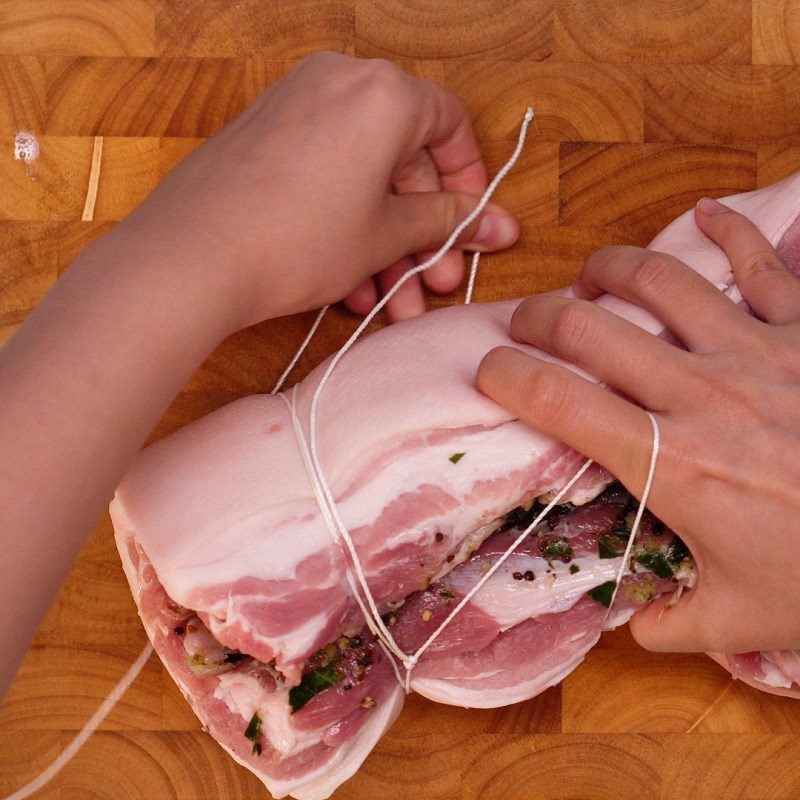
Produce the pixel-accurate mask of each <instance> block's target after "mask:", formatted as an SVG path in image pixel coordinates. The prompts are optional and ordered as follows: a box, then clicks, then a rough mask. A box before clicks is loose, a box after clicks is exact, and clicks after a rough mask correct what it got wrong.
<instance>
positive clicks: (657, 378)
mask: <svg viewBox="0 0 800 800" xmlns="http://www.w3.org/2000/svg"><path fill="white" fill-rule="evenodd" d="M696 219H697V224H698V225H699V227H700V229H701V230H702V231H703V232H704V233H705V234H706V235H707V236H709V237H710V238H711V239H712V240H713V241H714V242H716V243H717V244H718V245H719V246H720V247H721V248H722V249H723V250H724V251H725V253H726V254H727V256H728V258H729V260H730V263H731V265H732V267H733V274H734V278H735V280H736V284H737V286H738V287H739V289H740V291H741V293H742V295H743V296H744V298H745V299H746V300H747V302H748V303H749V305H750V307H751V308H752V309H753V310H754V312H755V314H756V315H757V317H754V316H751V315H749V314H748V313H747V312H746V311H745V310H744V308H742V307H741V306H739V305H736V304H734V303H733V302H731V300H729V299H728V298H727V297H726V296H725V295H724V294H723V293H722V292H720V291H719V290H717V288H716V287H714V286H713V285H712V284H710V283H709V282H708V281H706V280H705V279H704V278H702V277H701V276H700V275H698V274H697V273H696V272H694V271H693V270H692V269H690V268H689V267H688V266H686V265H685V264H683V263H682V262H680V261H678V260H677V259H675V258H672V257H671V256H667V255H665V254H663V253H656V252H653V251H650V250H642V249H640V248H633V247H612V248H607V249H605V250H601V251H599V252H598V253H596V254H595V255H593V256H592V257H591V258H590V259H589V260H588V262H587V264H586V266H585V267H584V269H583V271H582V272H581V274H580V275H579V277H578V280H577V283H576V285H575V292H576V295H577V296H578V298H580V299H572V298H568V297H564V296H558V295H554V294H550V295H539V296H537V297H531V298H529V299H528V300H526V301H525V302H523V303H522V304H521V305H520V307H519V308H518V309H517V311H516V313H515V315H514V318H513V321H512V324H511V334H512V336H513V337H514V338H515V339H516V340H517V341H519V342H526V343H529V344H533V345H535V346H537V347H539V348H541V349H542V350H544V351H546V352H548V353H551V354H553V355H555V356H558V357H560V358H563V359H565V360H566V361H569V362H572V363H573V364H576V365H578V366H579V367H582V368H584V369H585V370H586V371H587V372H589V373H591V374H592V375H594V376H595V377H597V378H598V379H599V380H601V381H603V382H604V383H605V384H606V385H607V386H608V387H610V388H611V389H615V390H617V392H618V393H617V392H613V391H609V389H608V388H605V387H604V386H601V385H599V384H596V383H593V382H590V381H588V380H586V379H585V378H583V377H581V376H579V375H577V374H576V373H574V372H572V371H570V370H568V369H566V368H564V367H561V366H558V365H556V364H553V363H549V362H545V361H543V360H539V359H536V358H532V357H530V356H528V355H526V354H524V353H522V352H521V351H519V350H516V349H514V348H499V349H497V350H494V351H492V352H490V353H489V354H488V355H487V356H486V358H485V359H484V362H483V364H482V365H481V368H480V373H479V376H478V385H479V387H480V388H481V389H482V390H483V391H484V392H485V393H486V394H488V395H489V396H490V397H492V398H493V399H495V400H496V401H498V402H499V403H501V404H502V405H504V406H506V407H507V408H509V409H510V410H511V411H513V412H514V413H515V414H517V415H518V416H519V417H520V419H522V420H523V421H525V422H528V423H530V424H531V425H532V426H533V427H534V428H536V429H538V430H541V431H544V432H545V433H548V434H551V435H552V436H554V437H556V438H558V439H560V440H561V441H563V442H565V443H567V444H569V445H570V446H572V447H573V448H575V449H576V450H578V451H580V452H582V453H584V454H586V455H587V456H589V457H591V458H593V459H595V460H596V461H597V462H599V463H600V464H602V465H603V466H605V467H606V468H607V469H608V470H609V471H611V472H612V473H613V474H614V475H616V476H617V477H619V478H620V480H621V481H622V482H623V483H624V484H625V486H626V487H627V488H628V489H629V490H630V491H631V492H632V493H633V494H636V495H637V496H638V497H641V491H642V488H643V486H644V482H645V476H646V474H647V468H648V464H649V461H650V453H651V447H652V431H651V426H650V422H649V420H648V418H647V415H646V414H645V411H644V409H649V410H651V411H652V412H654V413H655V415H656V417H657V419H658V422H659V426H660V431H661V450H660V455H659V458H658V464H657V469H656V473H655V482H654V484H653V489H652V492H651V494H650V500H649V506H650V508H651V510H652V511H653V513H655V514H656V515H657V516H658V517H659V518H661V519H662V520H663V521H664V522H665V523H666V524H667V525H669V526H670V527H671V528H672V529H673V530H674V531H675V532H676V533H678V534H679V535H680V536H681V537H682V538H683V540H684V541H685V542H686V544H687V545H688V546H689V548H690V550H691V551H692V554H693V555H694V557H695V559H696V561H697V568H698V579H697V585H696V588H694V589H693V590H692V591H690V592H684V594H683V596H682V597H681V599H680V600H679V602H678V603H677V605H675V607H673V608H669V607H667V602H668V600H669V598H667V597H665V598H662V599H661V600H659V601H656V602H655V603H653V604H652V605H651V606H649V607H648V608H647V609H645V610H644V611H642V612H640V613H638V614H637V615H636V616H635V617H634V618H633V620H632V622H631V626H632V630H633V634H634V636H635V637H636V639H637V640H638V641H639V642H640V643H641V644H643V645H644V646H645V647H648V648H650V649H654V650H690V651H702V650H707V651H717V652H729V653H736V652H744V651H750V650H783V649H785V650H794V649H800V281H798V280H797V279H796V278H795V277H794V276H793V275H791V274H790V273H789V271H788V270H787V269H786V268H785V266H784V265H783V264H782V263H781V261H780V259H779V258H778V256H777V254H776V253H775V251H774V250H773V248H772V247H771V246H770V244H769V243H768V242H767V241H766V240H765V239H764V237H763V236H762V234H761V233H760V232H759V230H758V229H757V228H756V227H755V226H754V225H753V224H752V223H751V222H749V221H748V220H747V219H745V218H744V217H742V216H740V215H739V214H736V213H735V212H733V211H731V210H730V209H728V208H726V207H724V206H722V205H721V204H719V203H716V202H715V201H710V200H706V201H701V203H699V204H698V208H697V212H696ZM604 292H610V293H611V294H615V295H617V296H619V297H622V298H624V299H626V300H629V301H631V302H633V303H636V304H637V305H639V306H641V307H642V308H645V309H647V310H648V311H651V312H652V313H653V314H654V315H656V316H657V317H659V318H660V319H661V321H662V322H663V323H664V324H665V326H666V327H667V328H668V329H669V330H670V331H672V332H673V333H674V334H675V335H676V336H677V337H678V338H679V339H680V341H681V342H683V344H684V345H685V347H686V350H683V349H680V348H678V347H676V346H674V345H673V344H670V343H668V342H667V341H665V340H664V339H661V338H657V337H655V336H652V335H651V334H649V333H647V332H645V331H643V330H641V329H640V328H637V327H636V326H634V325H633V324H631V323H629V322H627V321H625V320H623V319H620V318H619V317H617V316H615V315H614V314H612V313H611V312H610V311H607V310H605V309H603V308H600V307H598V306H596V305H594V304H592V303H591V302H588V301H589V300H591V299H593V298H595V297H597V296H598V295H600V294H603V293H604Z"/></svg>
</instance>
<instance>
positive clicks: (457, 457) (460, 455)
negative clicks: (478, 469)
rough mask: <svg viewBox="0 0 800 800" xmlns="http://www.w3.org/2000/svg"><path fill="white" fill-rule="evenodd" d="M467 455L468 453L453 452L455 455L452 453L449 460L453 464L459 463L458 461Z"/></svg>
mask: <svg viewBox="0 0 800 800" xmlns="http://www.w3.org/2000/svg"><path fill="white" fill-rule="evenodd" d="M465 455H466V453H453V455H451V456H450V458H449V459H448V460H449V461H451V462H452V463H453V464H458V462H459V461H461V459H462V458H464V456H465Z"/></svg>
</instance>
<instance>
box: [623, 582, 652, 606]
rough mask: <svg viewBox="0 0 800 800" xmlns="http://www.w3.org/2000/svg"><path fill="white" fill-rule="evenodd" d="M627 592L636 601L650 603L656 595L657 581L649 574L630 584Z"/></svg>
mask: <svg viewBox="0 0 800 800" xmlns="http://www.w3.org/2000/svg"><path fill="white" fill-rule="evenodd" d="M625 593H626V594H627V595H628V597H630V598H631V600H633V601H634V602H635V603H642V604H644V603H649V602H650V601H651V600H652V599H653V598H654V597H655V596H656V582H655V581H654V580H653V576H652V575H648V576H647V577H646V578H645V579H644V580H640V581H636V582H635V583H630V584H628V586H626V587H625Z"/></svg>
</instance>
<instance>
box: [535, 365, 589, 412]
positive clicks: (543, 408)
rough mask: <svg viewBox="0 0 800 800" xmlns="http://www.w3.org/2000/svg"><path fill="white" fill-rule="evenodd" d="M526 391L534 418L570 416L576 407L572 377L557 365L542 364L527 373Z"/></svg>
mask: <svg viewBox="0 0 800 800" xmlns="http://www.w3.org/2000/svg"><path fill="white" fill-rule="evenodd" d="M526 392H527V394H528V397H529V398H530V405H531V409H532V411H533V415H534V418H535V419H537V420H542V419H548V420H551V421H553V423H554V424H556V425H557V424H558V422H559V420H565V419H568V418H569V417H571V416H572V415H573V414H574V413H575V410H576V407H577V397H576V391H575V385H574V380H573V377H572V376H571V375H570V374H569V373H568V372H566V371H565V370H562V369H560V368H558V367H554V366H550V365H546V364H545V365H543V366H541V367H539V368H537V369H536V370H533V371H531V373H529V375H528V378H527V381H526Z"/></svg>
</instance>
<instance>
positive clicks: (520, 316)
mask: <svg viewBox="0 0 800 800" xmlns="http://www.w3.org/2000/svg"><path fill="white" fill-rule="evenodd" d="M535 306H536V297H535V296H534V297H526V298H525V299H524V300H523V301H522V302H521V303H520V304H519V305H518V306H517V307H516V308H515V309H514V313H513V314H512V315H511V324H510V325H509V330H510V332H511V336H512V338H513V339H517V340H518V339H519V338H520V336H521V335H522V334H523V333H524V332H525V331H526V330H527V328H528V327H529V324H530V321H531V320H532V319H534V318H535V317H534V308H535Z"/></svg>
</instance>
